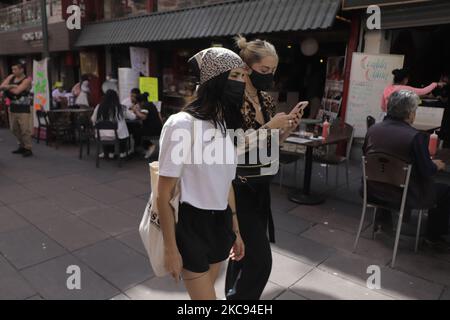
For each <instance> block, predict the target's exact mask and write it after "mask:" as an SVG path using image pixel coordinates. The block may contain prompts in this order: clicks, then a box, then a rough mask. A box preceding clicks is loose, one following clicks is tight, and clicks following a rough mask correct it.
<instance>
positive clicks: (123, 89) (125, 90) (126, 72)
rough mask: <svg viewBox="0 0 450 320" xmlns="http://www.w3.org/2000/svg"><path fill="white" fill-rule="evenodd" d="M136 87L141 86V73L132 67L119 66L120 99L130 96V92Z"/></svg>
mask: <svg viewBox="0 0 450 320" xmlns="http://www.w3.org/2000/svg"><path fill="white" fill-rule="evenodd" d="M134 88H139V73H138V72H137V71H135V70H133V69H130V68H119V95H120V101H123V100H125V99H126V98H128V97H130V92H131V90H132V89H134Z"/></svg>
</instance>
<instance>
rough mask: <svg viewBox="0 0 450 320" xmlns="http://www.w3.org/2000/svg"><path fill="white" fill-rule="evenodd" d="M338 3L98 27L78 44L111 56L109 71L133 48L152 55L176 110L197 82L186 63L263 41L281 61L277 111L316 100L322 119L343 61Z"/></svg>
mask: <svg viewBox="0 0 450 320" xmlns="http://www.w3.org/2000/svg"><path fill="white" fill-rule="evenodd" d="M340 5H341V1H339V0H320V1H317V0H316V1H313V0H308V1H301V2H300V1H293V0H282V1H275V0H262V1H233V2H231V3H230V2H229V3H226V2H225V3H220V4H216V5H213V6H205V7H196V8H188V9H184V10H175V11H169V12H158V13H152V14H148V15H145V16H140V17H133V18H128V19H122V20H119V21H106V22H102V23H95V24H91V25H88V26H86V27H85V28H84V30H83V32H82V34H81V35H80V37H79V39H78V41H77V43H76V45H77V47H79V48H81V49H83V50H85V49H89V48H91V49H90V50H93V49H95V50H104V52H106V58H105V61H106V62H105V63H106V72H107V73H112V74H113V75H116V76H117V70H118V69H119V68H130V67H131V64H132V62H131V59H130V46H135V47H143V48H148V49H149V55H150V59H149V60H150V66H149V67H150V74H151V76H156V77H158V79H159V91H160V97H161V100H162V101H163V103H164V106H165V107H167V108H173V109H179V108H180V107H181V106H183V105H185V104H186V103H187V102H188V101H189V100H190V99H191V98H192V94H193V92H194V89H195V86H196V79H195V78H194V77H192V74H191V72H190V70H189V68H188V65H187V63H186V62H187V60H188V59H189V57H191V56H192V55H193V54H195V53H196V52H198V51H199V50H202V49H204V48H207V47H210V46H223V47H226V48H230V49H233V50H235V49H236V48H235V47H234V43H233V40H232V39H233V37H234V36H235V35H237V34H239V33H241V34H244V35H246V36H247V37H248V38H249V39H255V38H262V39H266V40H268V41H271V42H272V43H274V45H275V46H276V47H277V49H278V51H279V55H280V66H279V70H278V72H277V76H276V86H275V87H274V89H273V91H274V92H273V95H274V97H275V98H276V100H277V102H278V103H279V105H280V109H283V108H285V109H287V108H289V107H292V105H295V104H296V102H298V101H299V100H300V99H302V100H303V99H308V100H313V99H314V100H316V101H318V102H316V107H315V108H316V110H313V112H312V113H317V109H319V108H320V104H321V98H322V96H323V89H324V85H325V81H326V79H325V77H326V71H327V62H328V58H329V57H344V56H345V53H346V49H347V45H348V40H349V36H350V23H349V21H348V20H346V19H344V18H340V17H338V18H336V17H337V15H338V13H339V11H340Z"/></svg>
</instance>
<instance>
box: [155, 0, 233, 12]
mask: <svg viewBox="0 0 450 320" xmlns="http://www.w3.org/2000/svg"><path fill="white" fill-rule="evenodd" d="M229 1H233V0H158V11H169V10H176V9H184V8H189V7H195V6H203V5H208V4H214V3H223V2H229Z"/></svg>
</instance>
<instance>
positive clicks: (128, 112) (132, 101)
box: [122, 88, 141, 120]
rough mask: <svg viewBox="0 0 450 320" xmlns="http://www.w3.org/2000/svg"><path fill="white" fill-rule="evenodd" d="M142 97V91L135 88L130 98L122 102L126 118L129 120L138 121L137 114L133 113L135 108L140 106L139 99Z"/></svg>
mask: <svg viewBox="0 0 450 320" xmlns="http://www.w3.org/2000/svg"><path fill="white" fill-rule="evenodd" d="M140 95H141V91H140V90H139V89H138V88H134V89H132V90H131V92H130V96H129V97H128V98H126V99H124V100H123V101H122V105H123V106H124V107H125V118H126V119H127V120H136V119H137V117H136V114H135V113H134V112H133V111H132V109H133V107H134V106H136V105H137V104H138V101H137V98H138V97H139V96H140Z"/></svg>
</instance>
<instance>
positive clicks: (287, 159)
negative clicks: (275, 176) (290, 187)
mask: <svg viewBox="0 0 450 320" xmlns="http://www.w3.org/2000/svg"><path fill="white" fill-rule="evenodd" d="M302 157H303V156H302V155H301V154H299V155H293V154H286V153H283V151H281V152H280V188H283V178H284V169H285V167H286V166H287V165H289V164H291V163H294V174H295V187H297V168H298V161H299V160H300V159H301V158H302Z"/></svg>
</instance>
